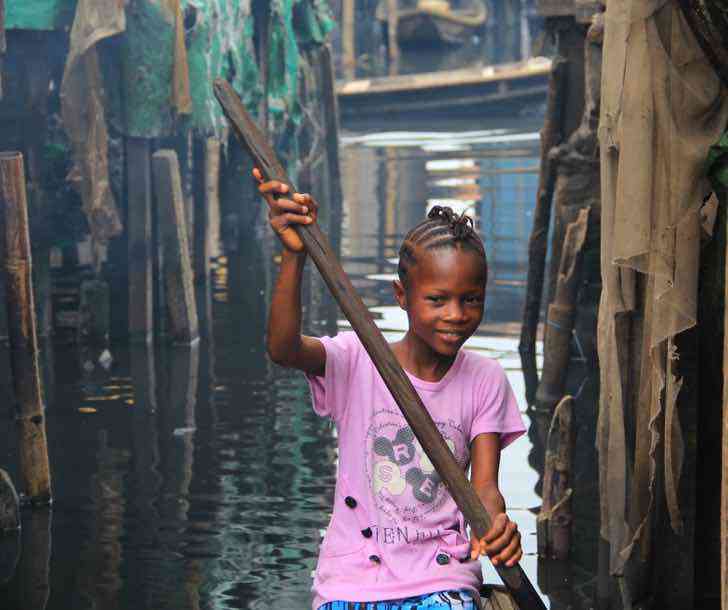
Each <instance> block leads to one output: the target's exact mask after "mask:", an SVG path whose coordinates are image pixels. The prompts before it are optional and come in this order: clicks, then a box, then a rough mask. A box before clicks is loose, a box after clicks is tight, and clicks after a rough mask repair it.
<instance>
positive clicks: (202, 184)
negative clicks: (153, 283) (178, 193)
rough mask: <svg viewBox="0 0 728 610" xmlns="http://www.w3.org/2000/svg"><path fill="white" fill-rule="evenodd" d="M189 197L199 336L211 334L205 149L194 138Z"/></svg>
mask: <svg viewBox="0 0 728 610" xmlns="http://www.w3.org/2000/svg"><path fill="white" fill-rule="evenodd" d="M193 146H194V148H193V169H192V172H193V173H192V176H193V178H192V181H193V196H194V200H195V230H194V236H195V237H194V241H195V246H194V270H195V292H196V295H197V317H198V320H199V333H200V336H201V337H204V338H207V337H209V336H210V335H211V334H212V279H211V277H210V208H209V205H208V201H207V188H206V178H205V177H206V175H207V147H206V145H205V140H203V139H200V138H196V139H195V140H194V144H193Z"/></svg>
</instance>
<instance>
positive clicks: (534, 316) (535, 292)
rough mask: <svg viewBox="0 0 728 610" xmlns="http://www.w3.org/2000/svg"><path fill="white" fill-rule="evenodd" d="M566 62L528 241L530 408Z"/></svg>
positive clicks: (556, 85)
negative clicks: (551, 153) (552, 152)
mask: <svg viewBox="0 0 728 610" xmlns="http://www.w3.org/2000/svg"><path fill="white" fill-rule="evenodd" d="M565 77H566V60H565V59H563V58H557V59H556V60H555V61H554V63H553V64H552V67H551V75H550V77H549V93H548V102H547V107H546V117H545V118H544V124H543V129H542V130H541V169H540V173H539V178H538V191H537V194H536V209H535V210H534V213H533V229H532V230H531V236H530V237H529V239H528V277H527V280H526V298H525V304H524V306H523V325H522V326H521V340H520V343H519V344H518V351H519V353H520V355H521V368H522V369H523V376H524V378H525V382H526V401H527V402H528V404H529V405H532V404H533V402H534V400H535V399H536V389H537V387H538V369H537V367H536V334H537V331H538V323H539V319H540V317H541V299H542V296H543V285H544V276H545V273H546V253H547V251H548V236H549V224H550V223H551V201H552V199H553V195H554V185H555V183H556V171H555V167H554V164H553V163H552V162H551V158H550V156H549V153H550V152H551V150H552V149H553V148H554V147H555V146H557V145H558V144H560V143H561V141H562V139H563V131H562V118H561V117H562V113H563V108H564V97H565V93H564V90H565V84H566V80H565Z"/></svg>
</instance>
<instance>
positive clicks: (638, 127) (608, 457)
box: [597, 0, 728, 575]
mask: <svg viewBox="0 0 728 610" xmlns="http://www.w3.org/2000/svg"><path fill="white" fill-rule="evenodd" d="M727 119H728V96H726V91H725V90H723V89H722V88H721V84H720V81H719V79H718V77H717V76H716V74H715V72H714V71H713V69H712V67H711V66H710V64H709V63H708V61H707V60H706V58H705V56H704V54H703V52H702V51H701V49H700V47H699V46H698V44H697V43H696V41H695V39H694V37H693V34H692V32H691V31H690V29H689V28H688V26H687V25H686V23H685V21H684V19H683V17H682V14H681V12H680V10H679V8H678V5H677V4H676V3H672V2H668V1H666V0H649V1H645V0H610V1H609V2H608V3H607V12H606V28H605V41H604V65H603V72H602V105H601V117H600V127H599V139H600V146H601V164H602V168H601V176H602V241H601V248H602V251H601V261H602V278H603V291H602V299H601V304H600V311H599V329H598V340H599V360H600V367H601V372H600V374H601V397H600V413H599V425H598V433H597V445H598V449H599V467H600V487H601V493H600V495H601V509H602V519H601V523H602V529H601V534H602V536H603V537H604V538H605V539H606V540H608V541H609V542H610V543H611V544H610V548H611V557H610V568H611V571H612V573H613V574H617V575H619V574H622V573H623V571H624V567H625V563H626V561H627V560H628V559H629V558H630V557H631V556H632V552H633V550H634V549H635V548H636V545H637V543H642V547H641V548H643V549H647V548H648V547H649V545H648V544H647V541H648V535H649V532H650V524H651V519H652V516H653V512H654V507H655V503H656V498H655V493H656V486H655V481H656V479H657V477H658V476H660V475H662V476H663V477H664V489H665V498H664V500H665V503H666V505H667V507H668V512H669V517H670V521H671V524H672V527H673V529H674V530H675V531H677V532H679V531H680V530H681V528H682V515H681V510H680V505H679V501H678V500H679V498H678V493H677V490H678V484H679V480H680V475H681V469H682V462H683V454H684V450H683V444H684V439H683V436H682V430H681V427H680V423H679V418H678V413H677V404H678V403H677V396H678V394H679V392H680V388H681V384H682V380H681V379H680V378H679V377H678V376H677V375H676V368H675V364H676V360H677V359H678V358H679V353H678V351H677V348H676V346H675V343H674V338H675V336H676V335H677V334H678V333H680V332H682V331H684V330H686V329H688V328H690V327H692V326H694V325H695V323H696V307H697V283H698V262H699V248H700V222H701V216H700V208H701V206H702V204H703V201H704V200H705V198H706V196H707V195H708V194H709V193H710V191H711V187H710V184H709V182H708V180H707V177H706V163H705V159H706V156H707V154H708V150H709V148H710V146H711V145H712V144H714V143H715V142H716V141H717V140H718V138H719V137H720V135H721V133H722V132H723V130H724V129H725V126H726V120H727ZM638 275H641V276H642V277H643V278H644V280H645V283H646V286H647V288H646V295H645V296H644V299H638V290H637V289H636V286H637V281H638ZM637 310H641V311H642V312H643V315H644V317H643V323H642V326H641V331H640V335H638V336H637V337H630V335H629V333H630V332H631V331H630V330H629V328H630V327H629V322H628V318H629V316H630V314H631V313H632V312H635V311H637ZM630 342H631V344H632V345H635V342H636V344H637V345H639V344H641V345H642V349H641V350H639V353H640V354H641V361H640V362H639V363H635V362H631V361H630V358H631V355H632V354H633V353H637V351H636V350H634V349H633V348H632V347H631V346H630ZM635 369H636V370H638V371H640V373H639V388H638V389H637V391H636V392H633V391H631V390H630V389H629V387H628V382H627V377H628V374H626V373H625V371H633V370H635ZM633 396H636V398H635V400H634V403H632V402H631V400H630V397H633ZM625 414H627V415H628V416H629V417H631V418H632V419H633V420H634V427H635V430H634V454H633V456H632V455H631V450H628V445H630V444H631V442H632V441H631V440H630V439H628V438H627V434H626V426H625ZM629 449H631V448H629ZM658 452H659V454H658ZM658 464H659V465H662V466H661V467H663V468H664V471H663V472H662V473H658V471H657V468H658ZM660 500H662V499H660Z"/></svg>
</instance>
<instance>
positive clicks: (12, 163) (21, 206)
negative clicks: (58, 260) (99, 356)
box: [0, 152, 51, 504]
mask: <svg viewBox="0 0 728 610" xmlns="http://www.w3.org/2000/svg"><path fill="white" fill-rule="evenodd" d="M0 215H1V216H2V221H1V222H0V226H2V227H3V229H4V234H3V236H2V242H3V247H2V257H3V265H4V271H5V296H6V304H7V315H8V334H9V339H10V350H11V354H10V357H11V360H10V366H11V369H12V373H13V388H14V390H15V400H16V415H15V420H16V423H17V426H18V433H19V441H18V445H19V453H20V456H19V458H20V459H19V462H20V488H21V491H22V492H24V493H25V494H26V495H27V496H28V497H29V498H30V499H31V501H32V502H33V503H34V504H48V503H49V502H50V501H51V473H50V465H49V461H48V441H47V439H46V424H45V405H44V403H43V387H42V380H41V372H40V371H41V369H40V359H39V353H38V331H37V325H36V319H35V299H34V296H33V281H32V271H31V269H32V257H31V250H30V232H29V228H28V201H27V198H26V192H25V169H24V166H23V155H21V154H20V153H17V152H10V153H1V154H0Z"/></svg>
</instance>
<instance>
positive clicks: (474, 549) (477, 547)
mask: <svg viewBox="0 0 728 610" xmlns="http://www.w3.org/2000/svg"><path fill="white" fill-rule="evenodd" d="M481 545H482V541H481V540H478V539H477V538H475V537H473V538H471V539H470V559H477V558H478V556H479V555H481V554H482V548H481Z"/></svg>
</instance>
